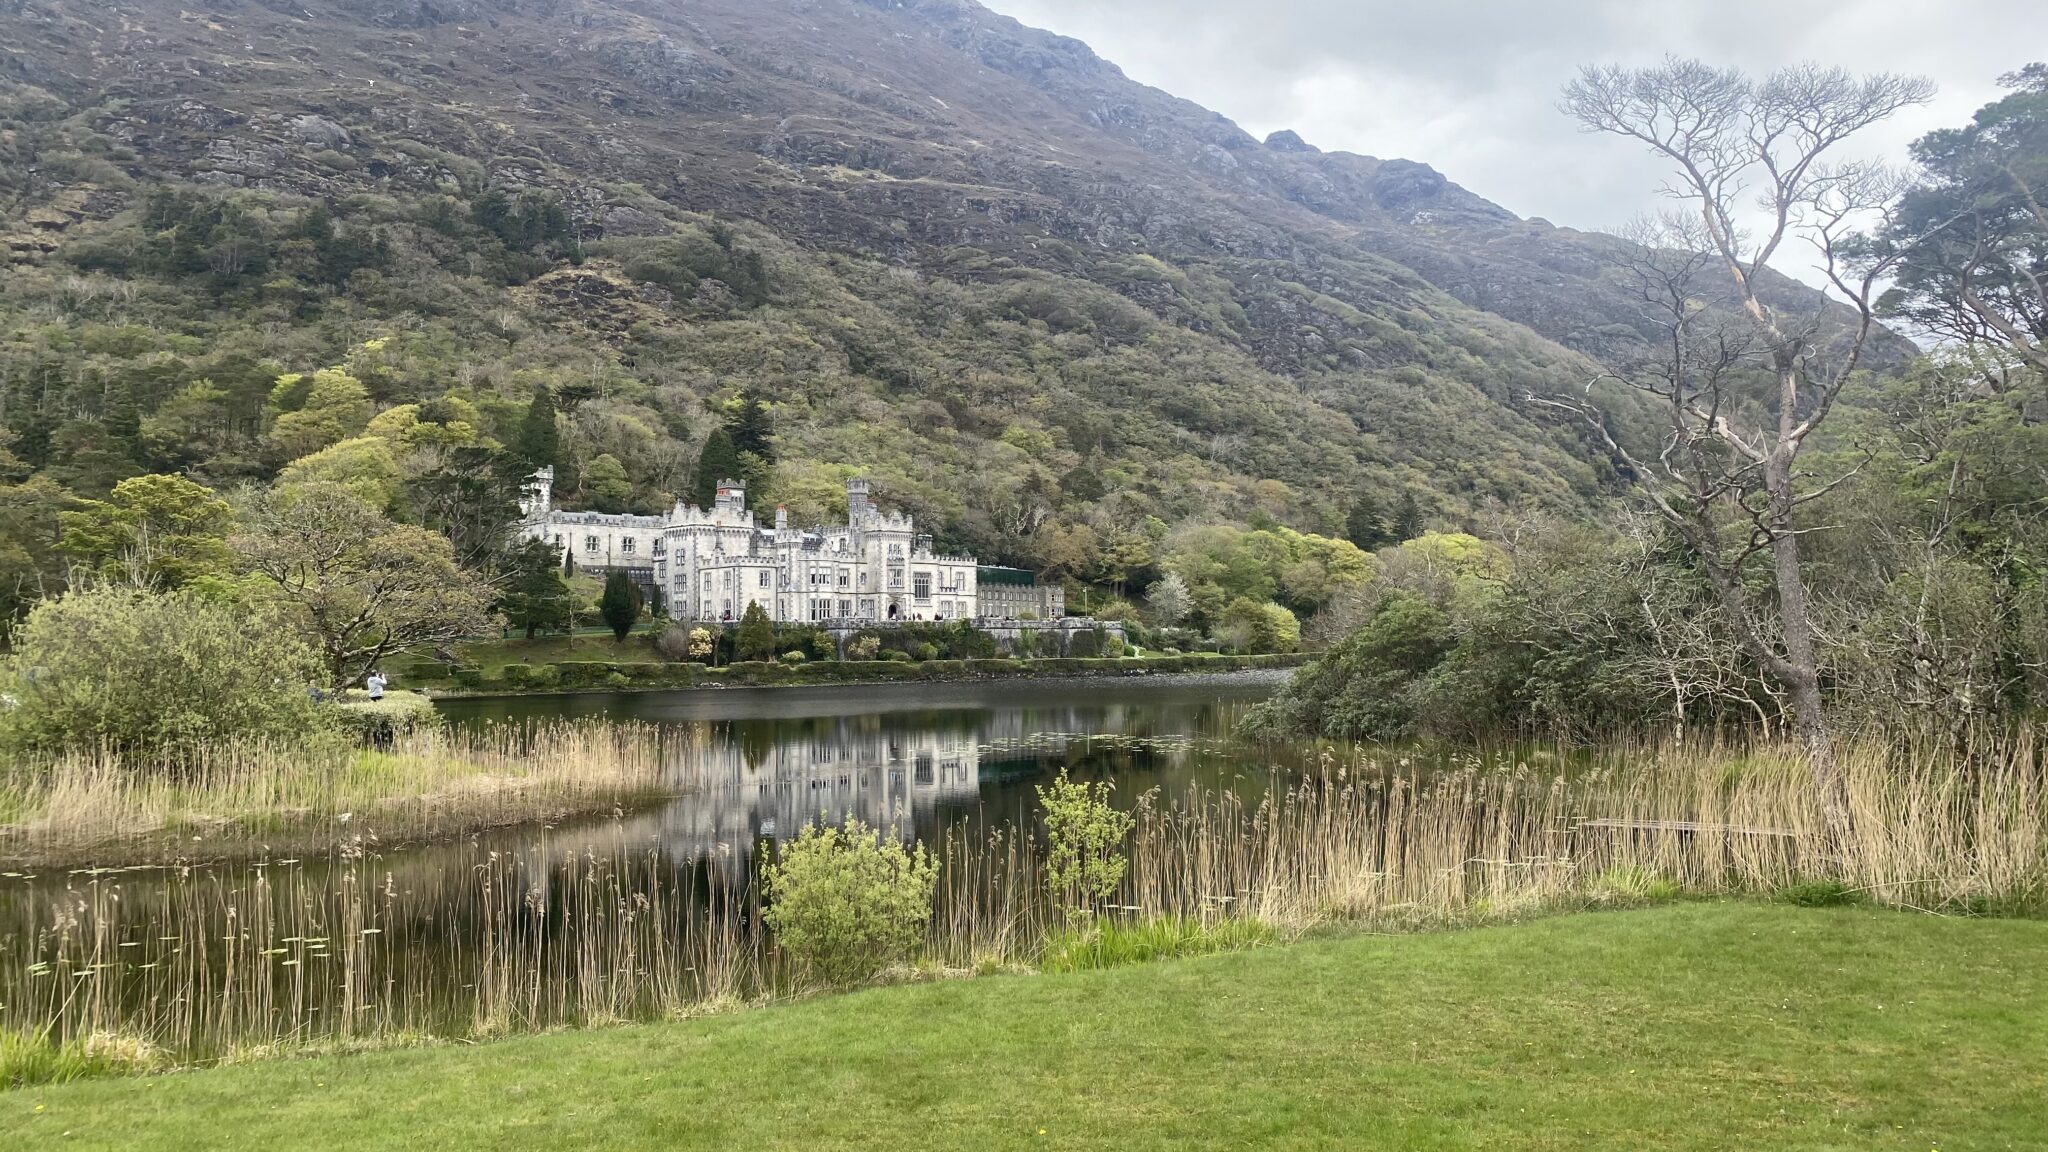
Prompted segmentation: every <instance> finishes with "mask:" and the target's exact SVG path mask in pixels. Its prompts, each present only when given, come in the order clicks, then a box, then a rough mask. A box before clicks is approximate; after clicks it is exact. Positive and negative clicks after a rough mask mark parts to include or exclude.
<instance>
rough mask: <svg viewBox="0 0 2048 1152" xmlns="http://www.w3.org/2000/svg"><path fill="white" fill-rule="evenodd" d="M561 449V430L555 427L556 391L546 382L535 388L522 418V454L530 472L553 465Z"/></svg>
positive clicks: (520, 442) (520, 425)
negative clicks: (524, 416)
mask: <svg viewBox="0 0 2048 1152" xmlns="http://www.w3.org/2000/svg"><path fill="white" fill-rule="evenodd" d="M561 449H562V436H561V432H560V431H559V430H558V429H557V428H556V427H555V393H554V390H553V389H551V388H549V387H548V386H547V385H545V384H543V385H541V386H540V387H538V388H536V389H534V390H533V402H532V403H531V404H528V405H527V406H526V418H525V419H523V420H521V421H520V422H519V455H520V457H521V459H523V460H524V461H525V463H526V467H527V470H528V471H529V472H530V471H533V470H534V469H539V468H548V467H552V466H553V465H554V463H555V457H556V456H558V455H560V454H561Z"/></svg>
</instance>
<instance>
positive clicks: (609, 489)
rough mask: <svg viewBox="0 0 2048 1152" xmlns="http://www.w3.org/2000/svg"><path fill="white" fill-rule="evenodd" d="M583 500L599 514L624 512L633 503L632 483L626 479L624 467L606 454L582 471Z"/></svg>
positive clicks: (617, 460)
mask: <svg viewBox="0 0 2048 1152" xmlns="http://www.w3.org/2000/svg"><path fill="white" fill-rule="evenodd" d="M582 490H583V498H584V499H585V500H586V501H588V502H589V504H590V506H591V507H592V508H595V509H597V510H598V511H599V512H624V511H625V510H626V506H627V505H629V504H631V503H632V501H633V482H632V481H631V480H628V479H627V478H626V466H625V465H624V464H621V463H619V458H618V457H616V456H614V455H612V454H611V453H609V452H607V453H605V454H603V455H601V456H599V457H597V458H596V459H595V460H592V461H591V462H590V463H589V464H588V465H586V466H585V467H584V469H583V479H582Z"/></svg>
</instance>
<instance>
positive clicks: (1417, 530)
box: [1393, 492, 1422, 544]
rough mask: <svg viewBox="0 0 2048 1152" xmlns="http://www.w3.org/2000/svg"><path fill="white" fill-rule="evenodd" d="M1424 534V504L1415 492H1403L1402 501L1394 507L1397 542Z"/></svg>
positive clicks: (1395, 537)
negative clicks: (1418, 501) (1419, 500)
mask: <svg viewBox="0 0 2048 1152" xmlns="http://www.w3.org/2000/svg"><path fill="white" fill-rule="evenodd" d="M1420 535H1422V506H1421V505H1420V504H1418V503H1417V502H1416V500H1415V493H1414V492H1403V493H1401V503H1400V504H1399V505H1398V506H1396V507H1395V509H1394V539H1393V542H1394V543H1396V544H1400V543H1405V542H1407V541H1409V540H1413V539H1415V538H1416V537H1417V536H1420Z"/></svg>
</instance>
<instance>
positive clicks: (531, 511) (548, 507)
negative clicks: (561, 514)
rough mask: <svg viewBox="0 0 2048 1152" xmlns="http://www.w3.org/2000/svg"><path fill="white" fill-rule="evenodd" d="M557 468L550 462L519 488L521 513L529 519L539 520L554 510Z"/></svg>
mask: <svg viewBox="0 0 2048 1152" xmlns="http://www.w3.org/2000/svg"><path fill="white" fill-rule="evenodd" d="M554 507H555V468H554V465H552V464H550V465H548V466H547V467H545V468H542V469H541V470H540V471H538V472H535V473H534V474H533V475H532V476H531V477H528V478H527V481H526V484H525V485H524V486H523V487H522V488H521V489H520V490H519V514H520V515H521V516H523V517H525V518H526V519H528V520H538V519H540V518H542V517H544V516H546V515H547V514H548V513H549V512H552V511H554Z"/></svg>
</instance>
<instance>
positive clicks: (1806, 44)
mask: <svg viewBox="0 0 2048 1152" xmlns="http://www.w3.org/2000/svg"><path fill="white" fill-rule="evenodd" d="M983 3H986V4H987V5H988V6H989V7H991V8H994V9H995V10H997V11H999V12H1002V13H1004V14H1006V15H1009V16H1014V17H1016V18H1017V19H1018V20H1021V21H1023V22H1024V23H1026V24H1029V25H1032V26H1035V27H1040V28H1047V29H1051V30H1052V31H1055V32H1059V33H1063V34H1065V35H1068V36H1073V37H1076V38H1078V39H1081V40H1084V41H1086V42H1087V43H1088V44H1089V45H1090V46H1092V47H1093V48H1094V49H1095V50H1096V51H1097V52H1098V53H1099V54H1101V55H1102V56H1103V57H1105V58H1106V59H1109V60H1112V61H1114V62H1116V63H1117V64H1118V65H1120V66H1121V67H1122V68H1123V69H1124V71H1125V72H1126V73H1127V74H1128V75H1129V76H1131V78H1133V79H1135V80H1138V81H1140V82H1143V83H1146V84H1151V85H1154V86H1156V87H1159V88H1163V89H1165V90H1167V91H1169V92H1172V93H1173V94H1175V95H1177V96H1183V97H1186V98H1187V99H1190V100H1193V101H1195V102H1197V103H1199V104H1202V105H1204V106H1206V107H1209V108H1212V109H1214V110H1216V111H1218V112H1221V113H1223V114H1224V115H1226V116H1228V117H1230V118H1231V119H1233V120H1235V121H1237V122H1238V123H1239V124H1240V125H1242V126H1243V127H1244V128H1245V129H1246V130H1247V131H1249V132H1251V133H1253V134H1254V135H1258V136H1264V135H1265V134H1266V133H1268V132H1271V131H1273V130H1275V129H1279V128H1292V129H1294V130H1295V131H1297V132H1299V133H1301V136H1302V138H1303V139H1305V140H1307V141H1308V142H1309V143H1311V144H1314V145H1316V146H1318V147H1320V148H1323V149H1325V150H1342V151H1347V152H1359V153H1364V154H1367V155H1373V156H1381V157H1393V156H1401V157H1406V158H1408V159H1411V160H1420V161H1423V162H1426V163H1428V164H1431V165H1434V166H1435V167H1436V168H1437V169H1438V170H1439V171H1441V172H1443V173H1444V174H1445V175H1446V176H1449V177H1450V178H1451V179H1453V180H1455V181H1457V182H1458V183H1460V184H1463V185H1464V186H1465V187H1467V188H1470V189H1471V190H1472V191H1474V192H1477V193H1478V194H1480V195H1482V196H1485V197H1486V198H1488V199H1490V200H1493V201H1496V202H1498V203H1500V204H1501V205H1503V206H1504V207H1506V208H1508V209H1510V210H1512V211H1514V212H1516V213H1519V214H1521V215H1524V216H1543V217H1545V218H1547V219H1549V220H1551V221H1552V222H1554V223H1558V224H1565V225H1570V226H1573V227H1579V228H1598V229H1608V228H1612V227H1614V226H1616V225H1618V224H1620V223H1621V222H1623V221H1625V220H1627V219H1628V218H1630V217H1632V216H1635V215H1637V214H1639V213H1642V212H1644V211H1649V210H1653V209H1655V208H1656V207H1657V206H1658V201H1657V198H1656V196H1655V195H1654V189H1655V188H1656V187H1657V185H1658V183H1659V182H1660V180H1661V178H1662V174H1663V173H1662V169H1661V167H1660V166H1659V165H1658V164H1657V163H1656V162H1655V161H1654V160H1653V159H1651V158H1650V157H1648V156H1645V155H1643V154H1642V153H1641V152H1640V151H1639V150H1638V149H1637V148H1636V147H1635V146H1633V145H1631V144H1629V143H1627V142H1624V141H1621V140H1618V139H1615V138H1613V137H1601V136H1586V135H1583V134H1581V133H1580V132H1579V131H1578V130H1577V128H1576V126H1574V125H1573V124H1572V123H1571V122H1569V121H1568V120H1566V118H1565V117H1564V116H1563V115H1562V114H1560V113H1559V112H1558V111H1557V109H1556V102H1557V94H1558V89H1559V88H1560V86H1562V85H1563V84H1564V83H1565V82H1566V81H1567V80H1569V79H1570V78H1571V77H1572V75H1573V74H1574V73H1575V71H1576V69H1577V68H1578V66H1579V65H1581V64H1587V63H1605V62H1619V63H1625V64H1647V63H1653V62H1655V61H1656V60H1657V59H1659V58H1661V57H1662V56H1664V55H1665V54H1667V53H1676V54H1679V55H1684V56H1697V57H1700V58H1702V59H1704V60H1707V61H1709V62H1712V63H1715V64H1721V65H1736V66H1740V67H1743V68H1746V69H1749V70H1751V71H1754V72H1763V71H1768V70H1769V69H1771V68H1774V67H1778V66H1782V65H1785V64H1792V63H1797V62H1800V61H1807V60H1811V61H1814V62H1817V63H1821V64H1827V65H1835V64H1839V65H1842V66H1844V67H1847V68H1850V69H1852V70H1855V71H1874V70H1883V71H1893V72H1909V73H1914V74H1919V75H1925V76H1929V77H1932V78H1933V79H1934V80H1935V81H1936V83H1938V84H1939V85H1940V86H1941V95H1940V97H1939V98H1938V99H1937V100H1936V101H1935V103H1934V104H1933V105H1931V106H1929V107H1925V108H1916V109H1910V110H1908V111H1907V112H1905V113H1902V114H1901V115H1899V116H1898V117H1896V118H1895V119H1894V120H1893V121H1891V122H1889V123H1887V124H1884V125H1881V126H1879V127H1877V128H1874V129H1872V130H1870V132H1869V133H1868V134H1867V135H1866V136H1863V137H1859V138H1858V139H1857V142H1856V143H1857V149H1858V154H1862V155H1870V156H1882V157H1887V158H1890V159H1893V160H1896V161H1903V160H1904V159H1905V156H1906V151H1905V150H1906V145H1907V144H1908V143H1909V142H1911V141H1912V140H1913V139H1914V138H1915V137H1917V136H1919V135H1920V134H1922V133H1924V132H1926V131H1928V130H1929V129H1932V128H1937V127H1943V126H1948V125H1954V124H1960V123H1963V122H1965V121H1967V120H1968V119H1969V117H1970V114H1971V113H1972V112H1974V111H1976V109H1977V108H1978V107H1979V106H1980V105H1982V104H1984V103H1986V102H1988V101H1990V100H1993V99H1996V98H1997V96H1998V94H1999V91H2000V90H1999V89H1998V87H1997V84H1996V78H1997V76H1998V75H1999V74H2000V73H2003V72H2009V71H2012V70H2013V69H2016V68H2018V67H2019V66H2020V65H2022V64H2025V63H2027V62H2028V61H2029V60H2034V59H2041V58H2043V57H2048V3H2041V2H2040V0H1943V2H1942V3H1940V4H1938V5H1930V4H1927V3H1926V0H1837V2H1832V3H1823V2H1816V0H1540V2H1539V0H1422V2H1420V3H1417V2H1413V0H1256V2H1251V3H1246V2H1241V0H983ZM1786 271H1789V272H1794V274H1798V273H1799V272H1800V271H1801V270H1800V269H1795V268H1787V269H1786Z"/></svg>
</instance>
